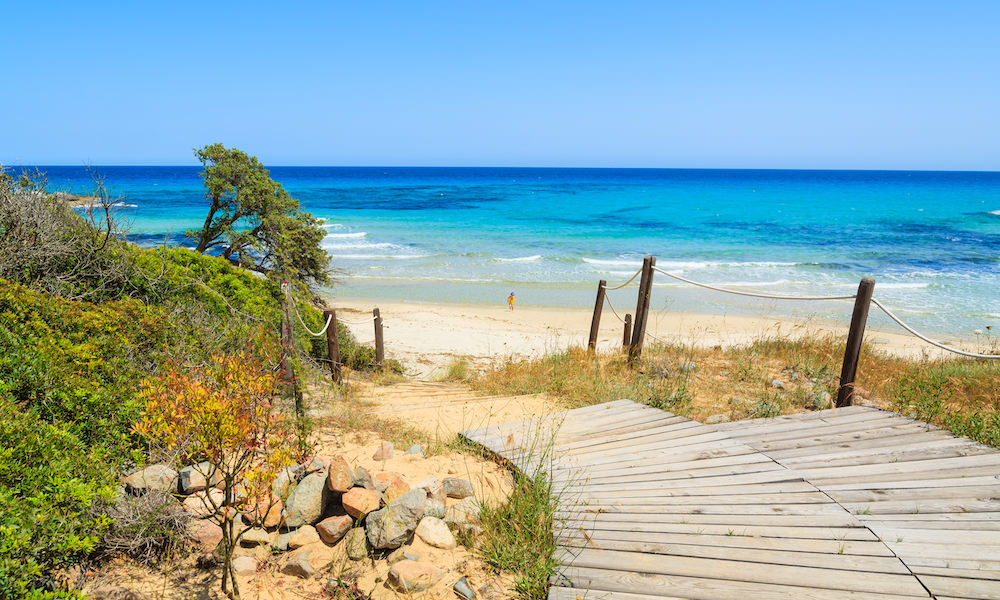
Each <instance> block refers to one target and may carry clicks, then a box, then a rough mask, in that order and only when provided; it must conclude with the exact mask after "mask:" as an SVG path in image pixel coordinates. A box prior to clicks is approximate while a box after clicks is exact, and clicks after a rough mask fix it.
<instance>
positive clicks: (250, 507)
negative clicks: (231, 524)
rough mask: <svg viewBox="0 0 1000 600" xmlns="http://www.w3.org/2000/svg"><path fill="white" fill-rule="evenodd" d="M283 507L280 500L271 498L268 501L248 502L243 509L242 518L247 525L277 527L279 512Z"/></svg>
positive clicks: (279, 518)
mask: <svg viewBox="0 0 1000 600" xmlns="http://www.w3.org/2000/svg"><path fill="white" fill-rule="evenodd" d="M283 509H284V505H283V504H282V502H281V498H279V497H277V496H272V497H271V499H270V500H266V499H264V500H259V501H256V502H251V501H248V502H247V503H246V505H245V506H244V507H243V518H244V519H246V520H247V522H248V523H255V524H260V525H262V526H264V527H269V528H270V527H277V526H278V525H279V524H281V511H282V510H283Z"/></svg>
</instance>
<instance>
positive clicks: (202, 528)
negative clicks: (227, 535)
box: [188, 521, 222, 552]
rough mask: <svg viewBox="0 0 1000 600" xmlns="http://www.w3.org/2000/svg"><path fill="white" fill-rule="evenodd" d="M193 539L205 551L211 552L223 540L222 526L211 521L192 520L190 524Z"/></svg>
mask: <svg viewBox="0 0 1000 600" xmlns="http://www.w3.org/2000/svg"><path fill="white" fill-rule="evenodd" d="M188 533H190V534H191V539H192V540H194V543H195V544H197V545H198V547H199V549H200V550H202V551H204V552H211V551H212V550H215V547H216V546H218V545H219V542H221V541H222V528H221V527H219V526H218V525H216V524H215V523H213V522H211V521H192V522H191V524H190V525H188Z"/></svg>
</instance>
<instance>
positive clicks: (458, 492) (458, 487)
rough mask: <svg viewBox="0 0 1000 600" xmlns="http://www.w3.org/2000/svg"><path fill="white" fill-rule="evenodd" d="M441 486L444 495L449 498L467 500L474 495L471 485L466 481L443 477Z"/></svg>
mask: <svg viewBox="0 0 1000 600" xmlns="http://www.w3.org/2000/svg"><path fill="white" fill-rule="evenodd" d="M441 485H442V487H444V493H445V494H446V495H447V496H448V497H449V498H468V497H469V496H471V495H472V494H474V493H475V492H474V491H473V489H472V483H470V482H469V480H467V479H459V478H457V477H445V479H444V481H442V482H441Z"/></svg>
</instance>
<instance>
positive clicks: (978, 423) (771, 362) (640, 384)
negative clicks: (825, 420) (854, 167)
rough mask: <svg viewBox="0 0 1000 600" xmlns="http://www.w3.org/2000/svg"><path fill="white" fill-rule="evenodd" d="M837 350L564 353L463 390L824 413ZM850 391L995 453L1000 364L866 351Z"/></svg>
mask: <svg viewBox="0 0 1000 600" xmlns="http://www.w3.org/2000/svg"><path fill="white" fill-rule="evenodd" d="M843 343H844V342H843V340H842V339H839V338H832V337H825V338H824V337H812V338H802V339H796V340H788V339H776V338H767V339H761V340H758V341H756V342H754V343H752V344H749V345H747V346H742V347H733V348H721V347H714V348H699V347H694V346H688V345H683V346H682V345H654V346H649V347H647V348H646V349H645V350H644V353H643V356H642V358H641V359H640V360H639V361H637V362H636V364H635V365H634V366H630V365H629V364H628V363H627V361H626V359H625V356H624V355H623V354H621V353H617V352H615V353H610V354H603V355H598V356H592V355H590V354H588V353H587V352H586V351H584V350H581V349H571V350H568V351H566V352H561V353H557V354H553V355H550V356H547V357H545V358H542V359H538V360H522V361H514V360H507V361H503V362H501V363H497V364H495V365H494V366H493V367H492V368H490V369H487V370H486V371H485V372H484V373H481V374H480V376H479V377H478V378H477V379H475V380H474V381H472V385H473V386H474V387H476V388H478V389H480V390H482V391H484V392H487V393H491V394H521V393H532V392H539V391H545V392H547V393H549V394H551V395H552V396H554V397H556V398H557V399H559V400H560V401H561V402H562V403H564V404H565V405H566V406H567V407H570V408H572V407H578V406H586V405H590V404H595V403H599V402H607V401H611V400H617V399H619V398H629V399H632V400H636V401H639V402H644V403H646V404H649V405H651V406H656V407H658V408H663V409H665V410H669V411H671V412H674V413H676V414H680V415H684V416H688V417H691V418H694V419H697V420H704V419H706V418H708V417H710V416H713V415H723V416H725V417H726V418H729V419H732V420H737V419H745V418H755V417H768V416H776V415H779V414H790V413H796V412H802V411H805V410H815V409H817V408H824V407H826V405H827V403H828V402H829V398H830V397H836V392H837V386H838V384H839V377H840V367H841V361H842V360H843ZM857 390H858V393H859V394H860V395H861V396H862V397H863V398H864V399H865V401H866V402H868V403H872V404H876V405H879V406H882V407H885V408H889V409H892V410H897V411H899V412H902V413H904V414H908V415H910V416H914V417H916V418H920V419H923V420H927V421H930V422H933V423H935V424H937V425H941V426H944V427H947V428H949V429H951V430H953V431H955V432H956V433H959V434H960V435H966V436H968V437H971V438H973V439H976V440H979V441H981V442H983V443H987V444H991V445H994V446H1000V361H985V360H975V359H959V360H934V361H914V360H908V359H904V358H897V357H893V356H889V355H887V354H884V353H882V352H879V351H878V350H876V349H873V348H872V347H870V346H866V347H865V348H864V350H863V352H862V359H861V363H860V365H859V368H858V381H857ZM827 394H828V395H829V396H827Z"/></svg>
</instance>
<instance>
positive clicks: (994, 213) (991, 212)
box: [990, 210, 1000, 217]
mask: <svg viewBox="0 0 1000 600" xmlns="http://www.w3.org/2000/svg"><path fill="white" fill-rule="evenodd" d="M990 214H991V215H996V216H998V217H1000V210H991V211H990Z"/></svg>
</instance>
